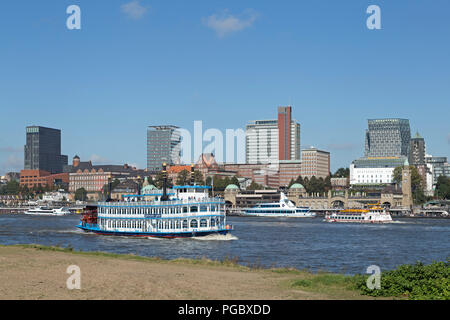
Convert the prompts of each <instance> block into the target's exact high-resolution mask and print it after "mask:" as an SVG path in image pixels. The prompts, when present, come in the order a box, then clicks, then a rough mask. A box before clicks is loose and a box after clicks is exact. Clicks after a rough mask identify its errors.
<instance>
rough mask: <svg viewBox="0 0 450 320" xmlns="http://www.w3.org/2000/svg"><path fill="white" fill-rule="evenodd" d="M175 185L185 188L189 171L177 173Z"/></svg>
mask: <svg viewBox="0 0 450 320" xmlns="http://www.w3.org/2000/svg"><path fill="white" fill-rule="evenodd" d="M175 184H176V185H177V186H185V185H186V184H189V171H187V170H186V169H184V170H182V171H180V172H178V175H177V180H176V181H175Z"/></svg>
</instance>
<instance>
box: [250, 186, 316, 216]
mask: <svg viewBox="0 0 450 320" xmlns="http://www.w3.org/2000/svg"><path fill="white" fill-rule="evenodd" d="M242 215H244V216H257V217H297V218H312V217H315V216H316V214H315V213H314V212H311V211H310V209H309V207H296V206H295V204H294V203H293V202H292V201H290V200H289V199H288V198H287V197H286V195H285V194H284V193H283V192H282V193H281V195H280V201H279V202H273V203H259V204H257V205H256V206H254V207H252V208H248V209H245V210H244V211H243V213H242Z"/></svg>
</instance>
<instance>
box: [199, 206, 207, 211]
mask: <svg viewBox="0 0 450 320" xmlns="http://www.w3.org/2000/svg"><path fill="white" fill-rule="evenodd" d="M200 211H202V212H206V211H208V207H207V206H200Z"/></svg>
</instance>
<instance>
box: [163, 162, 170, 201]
mask: <svg viewBox="0 0 450 320" xmlns="http://www.w3.org/2000/svg"><path fill="white" fill-rule="evenodd" d="M162 177H163V195H162V197H161V201H167V200H169V197H168V196H167V164H166V163H165V162H164V163H163V164H162Z"/></svg>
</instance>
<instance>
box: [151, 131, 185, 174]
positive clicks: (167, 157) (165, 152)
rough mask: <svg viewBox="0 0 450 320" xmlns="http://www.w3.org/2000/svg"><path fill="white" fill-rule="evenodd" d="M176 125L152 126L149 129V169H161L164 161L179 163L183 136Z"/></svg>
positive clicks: (155, 170) (169, 163) (170, 163)
mask: <svg viewBox="0 0 450 320" xmlns="http://www.w3.org/2000/svg"><path fill="white" fill-rule="evenodd" d="M177 129H178V127H176V126H151V127H148V129H147V169H148V170H149V171H150V172H157V171H161V169H162V164H163V162H165V163H167V164H168V165H173V164H179V163H180V157H181V136H180V133H179V131H178V130H177Z"/></svg>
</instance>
